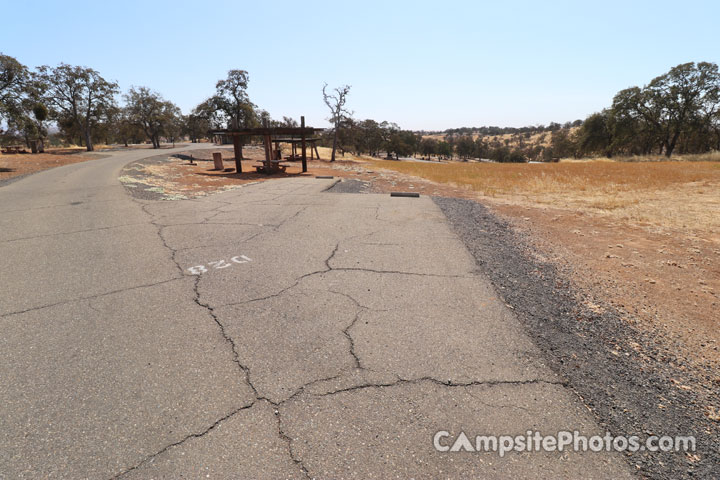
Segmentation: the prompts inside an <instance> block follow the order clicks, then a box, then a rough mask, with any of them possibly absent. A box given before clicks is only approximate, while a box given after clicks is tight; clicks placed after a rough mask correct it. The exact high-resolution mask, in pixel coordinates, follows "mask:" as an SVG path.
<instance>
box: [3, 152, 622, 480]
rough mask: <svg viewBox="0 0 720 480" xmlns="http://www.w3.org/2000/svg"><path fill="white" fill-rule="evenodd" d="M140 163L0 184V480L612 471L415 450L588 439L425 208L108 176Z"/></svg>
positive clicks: (283, 188)
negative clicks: (436, 441) (143, 191)
mask: <svg viewBox="0 0 720 480" xmlns="http://www.w3.org/2000/svg"><path fill="white" fill-rule="evenodd" d="M199 147H200V146H199ZM189 148H190V149H191V148H193V147H187V146H183V147H182V150H183V151H187V150H188V149H189ZM180 150H181V149H180V148H178V149H177V151H180ZM167 152H168V153H172V152H173V151H170V150H168V151H167ZM154 154H155V153H153V152H150V151H142V150H141V151H134V152H123V153H114V154H112V155H111V156H110V158H107V159H102V160H96V161H93V162H88V163H80V164H74V165H70V166H66V167H61V168H57V169H54V170H50V171H46V172H43V173H39V174H36V175H33V176H30V177H28V178H25V179H23V180H21V181H18V182H15V183H13V184H11V185H8V186H5V187H3V188H0V272H2V276H0V289H1V290H0V291H2V295H1V296H0V329H1V331H2V335H0V408H1V409H2V415H1V416H0V452H1V453H0V478H39V477H43V478H181V477H182V478H198V477H203V478H206V477H210V478H273V479H275V478H390V477H393V478H461V477H462V478H468V477H506V478H530V477H533V478H534V477H537V476H542V477H547V478H579V477H583V478H626V477H630V476H631V472H630V470H629V469H628V467H627V465H626V463H625V462H624V460H623V459H622V458H621V457H620V456H619V455H616V454H612V453H608V452H603V453H582V452H569V451H564V452H534V453H512V454H509V455H506V456H505V457H502V458H501V457H499V456H498V455H497V454H496V453H474V452H455V453H450V452H438V451H436V450H435V448H434V447H433V436H434V434H435V433H436V432H438V431H441V430H445V431H448V432H451V435H457V434H458V433H459V432H465V433H466V434H467V435H468V436H474V435H524V434H525V433H526V432H527V431H528V430H533V431H541V432H544V433H546V434H554V433H556V432H558V431H561V430H570V431H572V430H579V431H581V432H582V433H583V434H585V435H593V434H604V432H603V431H601V430H600V428H599V427H598V426H597V424H596V423H595V421H594V420H593V417H592V416H591V415H590V413H589V412H588V410H587V408H586V407H585V406H584V405H583V404H582V403H581V401H580V400H579V399H578V398H577V397H576V396H575V395H574V394H573V393H572V391H571V390H570V389H568V388H567V387H566V386H565V382H564V381H563V379H562V378H559V377H557V376H556V375H555V374H554V373H552V371H551V370H550V368H549V367H548V366H547V362H546V360H545V358H544V357H543V355H542V354H541V352H540V351H539V350H538V349H537V348H536V347H535V346H534V344H533V342H532V341H531V340H530V338H529V337H528V336H527V334H526V333H525V331H524V330H523V327H522V326H521V324H520V323H519V322H518V320H517V319H516V318H515V316H514V314H513V312H512V310H511V309H509V308H508V307H507V306H506V305H505V304H504V303H503V302H502V301H501V300H500V298H499V297H498V295H497V294H496V292H495V291H494V290H493V287H492V285H491V284H490V282H489V281H488V279H487V277H486V276H485V274H484V273H483V272H482V271H479V270H478V268H477V266H476V263H475V261H474V259H473V257H472V256H471V255H470V253H469V252H468V250H467V249H466V247H465V245H464V244H463V243H462V241H461V240H460V239H459V238H458V236H457V235H456V234H455V233H453V232H452V230H451V229H450V227H449V226H448V223H447V220H446V218H445V217H444V215H443V213H442V212H441V210H440V209H439V208H438V207H437V206H436V205H435V204H434V203H433V201H432V200H431V199H429V198H391V197H389V196H385V195H361V194H335V193H327V192H325V190H327V189H328V188H329V187H331V186H332V185H333V184H334V182H335V180H327V179H315V178H311V177H299V178H293V179H278V180H273V181H267V182H263V183H258V184H253V185H248V186H245V187H243V188H239V189H236V190H231V191H227V192H224V193H221V194H217V195H212V196H208V197H202V198H199V199H192V200H182V201H148V200H142V199H133V198H132V197H131V196H129V195H128V193H127V191H126V190H125V188H124V187H123V186H122V185H121V184H120V183H119V181H118V180H117V176H118V173H119V171H120V169H121V168H122V166H123V165H125V164H127V163H129V162H131V161H135V160H139V159H141V158H143V157H148V156H151V155H154Z"/></svg>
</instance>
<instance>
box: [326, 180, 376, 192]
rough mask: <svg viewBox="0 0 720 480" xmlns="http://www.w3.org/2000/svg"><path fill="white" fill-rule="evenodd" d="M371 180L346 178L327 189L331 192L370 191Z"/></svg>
mask: <svg viewBox="0 0 720 480" xmlns="http://www.w3.org/2000/svg"><path fill="white" fill-rule="evenodd" d="M369 188H370V182H364V181H362V180H358V179H356V178H344V179H342V181H340V182H337V183H336V184H335V185H333V186H332V187H330V188H328V189H327V190H326V191H327V192H330V193H369V192H368V189H369Z"/></svg>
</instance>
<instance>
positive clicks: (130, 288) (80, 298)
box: [0, 277, 185, 318]
mask: <svg viewBox="0 0 720 480" xmlns="http://www.w3.org/2000/svg"><path fill="white" fill-rule="evenodd" d="M183 278H185V277H175V278H170V279H168V280H161V281H159V282H155V283H147V284H144V285H134V286H132V287H126V288H121V289H118V290H112V291H109V292H103V293H98V294H95V295H88V296H85V297H77V298H73V299H70V300H63V301H62V302H56V303H50V304H47V305H42V306H39V307H32V308H28V309H25V310H19V311H17V312H10V313H3V314H1V315H0V318H5V317H10V316H12V315H20V314H21V313H27V312H32V311H34V310H42V309H44V308H50V307H57V306H58V305H66V304H68V303H74V302H79V301H81V300H88V299H93V298H100V297H104V296H106V295H113V294H115V293H122V292H127V291H130V290H137V289H140V288H149V287H154V286H156V285H162V284H164V283H169V282H174V281H176V280H182V279H183Z"/></svg>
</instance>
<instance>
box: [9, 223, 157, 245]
mask: <svg viewBox="0 0 720 480" xmlns="http://www.w3.org/2000/svg"><path fill="white" fill-rule="evenodd" d="M137 225H145V223H144V222H138V223H124V224H122V225H112V226H109V227H97V228H88V229H85V230H73V231H72V232H56V233H46V234H43V235H35V236H32V237H22V238H11V239H9V240H0V243H10V242H19V241H21V240H33V239H36V238H46V237H56V236H58V235H73V234H75V233H87V232H98V231H101V230H110V229H113V228H122V227H133V226H137Z"/></svg>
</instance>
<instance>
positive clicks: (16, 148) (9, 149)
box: [2, 145, 25, 153]
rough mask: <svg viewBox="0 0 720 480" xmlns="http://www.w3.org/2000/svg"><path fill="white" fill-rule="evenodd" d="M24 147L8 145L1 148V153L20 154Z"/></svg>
mask: <svg viewBox="0 0 720 480" xmlns="http://www.w3.org/2000/svg"><path fill="white" fill-rule="evenodd" d="M24 149H25V147H24V146H22V145H8V146H6V147H3V148H2V152H3V153H20V151H21V150H24Z"/></svg>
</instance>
